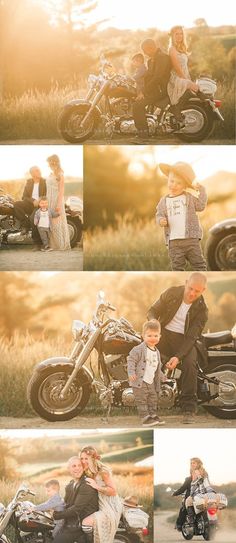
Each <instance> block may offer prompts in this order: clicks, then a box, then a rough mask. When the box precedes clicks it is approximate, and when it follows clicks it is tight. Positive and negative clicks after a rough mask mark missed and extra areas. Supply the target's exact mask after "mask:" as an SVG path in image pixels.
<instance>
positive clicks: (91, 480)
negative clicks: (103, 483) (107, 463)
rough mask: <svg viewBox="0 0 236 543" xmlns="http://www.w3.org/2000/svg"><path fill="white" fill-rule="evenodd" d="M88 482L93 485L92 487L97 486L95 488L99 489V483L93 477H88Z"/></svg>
mask: <svg viewBox="0 0 236 543" xmlns="http://www.w3.org/2000/svg"><path fill="white" fill-rule="evenodd" d="M86 483H87V485H89V486H91V487H92V488H95V490H98V485H97V483H96V481H95V480H94V479H92V477H86Z"/></svg>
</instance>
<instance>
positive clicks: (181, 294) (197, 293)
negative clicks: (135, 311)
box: [148, 272, 208, 424]
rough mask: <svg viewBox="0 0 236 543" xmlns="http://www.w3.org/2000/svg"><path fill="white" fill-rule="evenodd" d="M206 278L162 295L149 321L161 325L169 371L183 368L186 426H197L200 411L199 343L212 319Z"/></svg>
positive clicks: (162, 349)
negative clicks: (197, 413)
mask: <svg viewBox="0 0 236 543" xmlns="http://www.w3.org/2000/svg"><path fill="white" fill-rule="evenodd" d="M206 283H207V279H206V276H205V275H204V274H202V273H200V272H194V273H192V274H191V275H190V277H189V279H188V280H187V281H186V283H185V286H178V287H171V288H169V289H167V290H166V291H165V292H164V293H163V294H161V296H160V298H159V300H157V301H156V302H155V303H154V304H153V305H152V306H151V308H150V309H149V311H148V318H149V319H158V320H159V321H160V323H161V333H162V337H161V340H160V343H159V350H160V352H161V355H165V356H166V357H168V358H169V360H168V362H167V363H166V367H167V368H168V369H170V370H173V369H175V368H176V367H177V366H178V365H179V364H181V371H182V374H181V406H182V410H183V413H184V417H183V423H184V424H191V423H193V422H194V414H195V412H196V408H197V350H196V346H195V343H196V340H197V338H198V337H199V336H200V335H201V333H202V331H203V329H204V327H205V324H206V322H207V319H208V310H207V306H206V304H205V301H204V298H203V296H202V294H203V292H204V290H205V289H206Z"/></svg>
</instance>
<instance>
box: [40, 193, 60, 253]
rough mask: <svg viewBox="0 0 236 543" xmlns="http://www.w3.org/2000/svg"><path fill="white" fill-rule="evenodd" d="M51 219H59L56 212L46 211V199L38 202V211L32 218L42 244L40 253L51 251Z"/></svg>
mask: <svg viewBox="0 0 236 543" xmlns="http://www.w3.org/2000/svg"><path fill="white" fill-rule="evenodd" d="M53 217H59V213H57V211H52V209H48V201H47V198H46V197H43V198H41V199H40V200H39V209H37V211H36V213H35V216H34V224H35V225H36V226H37V228H38V232H39V235H40V238H41V241H42V244H43V247H42V249H41V251H52V249H51V248H50V245H49V236H50V227H51V220H52V218H53Z"/></svg>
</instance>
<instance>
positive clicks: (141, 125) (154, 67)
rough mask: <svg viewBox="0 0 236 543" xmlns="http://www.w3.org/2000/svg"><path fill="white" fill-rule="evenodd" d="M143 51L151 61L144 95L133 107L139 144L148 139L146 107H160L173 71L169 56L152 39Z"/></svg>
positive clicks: (145, 79)
mask: <svg viewBox="0 0 236 543" xmlns="http://www.w3.org/2000/svg"><path fill="white" fill-rule="evenodd" d="M141 49H142V50H143V52H144V54H145V55H147V56H148V57H149V60H148V69H147V72H146V75H145V76H144V93H143V94H142V93H141V94H139V96H138V98H137V100H136V102H135V103H134V106H133V116H134V122H135V126H136V128H137V130H138V134H137V143H138V140H142V139H145V138H147V137H148V124H147V119H146V111H145V108H146V106H147V105H159V104H160V101H163V99H164V98H166V97H167V83H168V81H169V78H170V70H171V65H170V58H169V56H168V55H167V54H166V53H163V52H162V51H161V49H160V48H159V47H157V45H156V43H155V41H154V40H152V39H150V38H148V39H146V40H144V41H143V42H142V44H141ZM160 105H161V104H160ZM140 143H141V141H140Z"/></svg>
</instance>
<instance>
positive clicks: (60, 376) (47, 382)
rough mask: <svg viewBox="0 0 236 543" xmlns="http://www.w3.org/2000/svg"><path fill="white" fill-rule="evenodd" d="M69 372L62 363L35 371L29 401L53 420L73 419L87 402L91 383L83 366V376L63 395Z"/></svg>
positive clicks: (40, 413)
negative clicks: (61, 394) (61, 393)
mask: <svg viewBox="0 0 236 543" xmlns="http://www.w3.org/2000/svg"><path fill="white" fill-rule="evenodd" d="M69 375H70V372H69V370H67V371H66V370H65V368H64V367H63V366H60V365H58V366H56V367H46V368H45V369H43V370H42V371H41V372H35V373H33V375H32V377H31V379H30V381H29V384H28V389H27V395H28V401H29V403H30V405H31V407H32V409H33V410H34V411H35V413H37V415H39V416H40V417H41V418H42V419H45V420H47V421H50V422H56V421H65V420H71V419H73V418H74V417H76V416H77V415H79V414H80V413H81V411H83V409H84V408H85V406H86V405H87V403H88V401H89V398H90V394H91V387H90V383H88V381H87V379H86V378H85V376H84V372H83V369H82V370H80V373H79V379H78V380H77V381H76V382H74V383H72V385H71V387H70V389H69V392H68V394H67V396H66V397H65V398H64V399H61V398H60V392H61V390H62V388H63V387H64V386H65V384H66V382H67V380H68V377H69ZM83 376H84V378H83ZM79 381H81V384H79Z"/></svg>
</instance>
